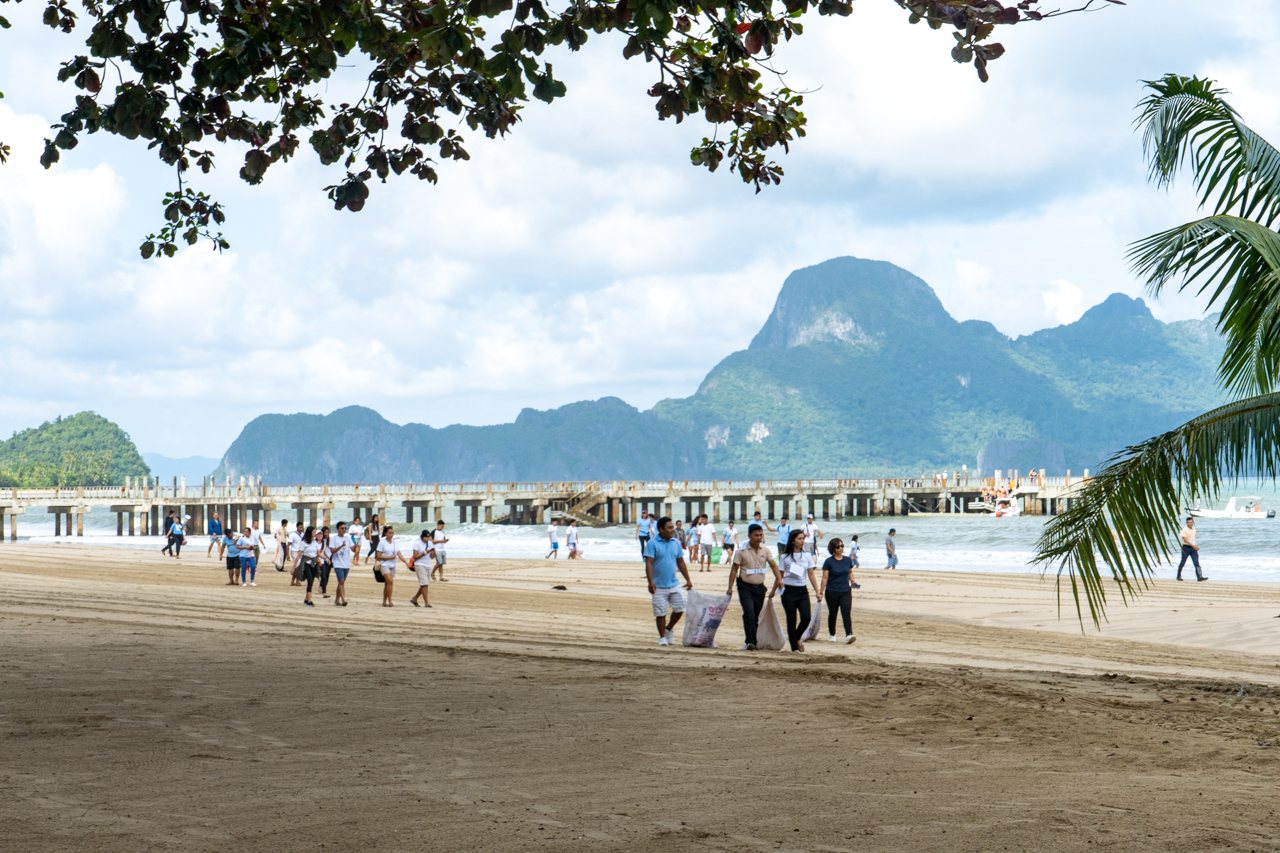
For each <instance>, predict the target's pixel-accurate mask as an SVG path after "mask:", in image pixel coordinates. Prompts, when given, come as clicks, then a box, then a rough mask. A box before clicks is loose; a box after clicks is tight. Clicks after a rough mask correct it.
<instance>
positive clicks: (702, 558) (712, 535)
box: [698, 515, 716, 572]
mask: <svg viewBox="0 0 1280 853" xmlns="http://www.w3.org/2000/svg"><path fill="white" fill-rule="evenodd" d="M698 547H699V549H700V550H699V551H698V571H700V572H709V571H711V552H712V549H713V548H715V547H716V528H715V525H713V524H712V523H711V522H709V521H708V520H707V517H706V516H705V515H704V516H702V520H701V523H699V524H698ZM704 567H705V568H704Z"/></svg>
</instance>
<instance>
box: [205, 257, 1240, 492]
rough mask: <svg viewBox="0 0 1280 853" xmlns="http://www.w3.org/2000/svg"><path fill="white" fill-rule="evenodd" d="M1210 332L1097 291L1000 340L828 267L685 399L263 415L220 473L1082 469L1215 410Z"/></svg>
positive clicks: (897, 277)
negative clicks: (428, 413)
mask: <svg viewBox="0 0 1280 853" xmlns="http://www.w3.org/2000/svg"><path fill="white" fill-rule="evenodd" d="M1222 348H1223V347H1222V343H1221V341H1220V339H1219V338H1218V336H1217V335H1216V333H1215V331H1214V325H1213V321H1212V320H1211V319H1210V320H1191V321H1183V322H1178V323H1169V324H1166V323H1162V322H1160V321H1159V320H1156V319H1155V318H1154V317H1153V316H1152V315H1151V312H1150V310H1149V309H1148V308H1147V306H1146V305H1145V304H1144V303H1143V302H1142V300H1140V299H1131V298H1129V297H1127V296H1123V295H1121V294H1113V295H1112V296H1110V297H1109V298H1108V299H1107V300H1106V301H1104V302H1102V303H1101V304H1099V305H1097V306H1094V307H1093V308H1091V309H1090V310H1089V311H1088V312H1086V313H1085V315H1084V316H1083V317H1081V318H1080V319H1079V320H1078V321H1076V322H1075V323H1070V324H1068V325H1064V326H1059V327H1057V328H1054V329H1045V330H1042V331H1039V332H1036V333H1034V334H1031V335H1024V336H1022V337H1019V338H1016V339H1010V338H1008V337H1006V336H1005V335H1003V334H1001V333H1000V332H999V331H998V330H997V329H996V328H995V326H993V325H992V324H991V323H988V322H982V321H976V320H969V321H965V322H957V321H956V320H955V319H954V318H952V317H951V316H950V315H949V314H948V313H947V311H946V310H945V309H944V308H943V306H942V303H941V302H940V301H939V300H938V298H937V296H936V295H935V294H934V292H933V290H932V289H931V288H930V287H929V286H928V285H927V284H926V283H925V282H924V281H922V280H921V279H919V278H917V277H916V276H914V275H912V274H910V273H908V272H906V271H905V270H903V269H901V268H899V267H896V266H894V265H892V264H889V263H885V262H883V261H868V260H860V259H857V258H836V259H833V260H830V261H826V262H824V263H821V264H818V265H816V266H812V267H807V268H805V269H801V270H797V271H796V272H794V273H792V274H791V275H790V276H788V277H787V280H786V282H785V283H784V284H783V286H782V290H781V292H780V293H779V294H778V299H777V302H776V304H775V306H774V310H773V313H772V314H771V315H770V316H769V318H768V320H767V321H766V322H765V324H764V326H763V328H761V330H760V332H759V334H757V335H756V337H755V339H754V340H753V341H752V342H751V345H750V346H749V347H748V348H747V349H746V350H743V351H741V352H736V353H733V354H732V355H730V356H728V357H727V358H725V359H724V360H723V361H721V362H720V364H718V365H716V367H715V368H713V369H712V371H711V372H710V373H709V374H708V375H707V378H706V379H705V380H703V382H702V384H701V386H700V387H699V388H698V390H697V392H696V393H694V394H693V395H692V396H691V397H687V398H683V399H669V400H663V401H661V402H660V403H658V404H657V405H656V406H655V407H654V408H653V409H651V410H649V411H644V412H642V411H639V410H637V409H635V408H634V407H632V406H629V405H627V404H626V403H624V402H623V401H621V400H618V399H616V398H605V399H602V400H597V401H594V402H581V403H573V404H571V405H568V406H563V407H561V408H558V409H554V410H551V411H546V412H540V411H534V410H531V409H526V410H524V411H523V412H521V414H520V416H519V417H518V418H516V421H515V422H514V423H511V424H499V425H495V426H484V427H470V426H451V427H446V428H444V429H432V428H431V427H427V426H423V425H421V424H406V425H404V426H397V425H395V424H392V423H390V422H389V421H386V420H384V419H383V418H382V417H381V416H379V415H378V414H377V413H376V412H373V411H372V410H369V409H364V408H360V407H350V408H346V409H341V410H339V411H336V412H334V413H332V414H330V415H305V414H298V415H264V416H262V417H260V418H257V419H255V420H254V421H253V422H251V423H250V424H249V425H248V426H246V427H245V429H244V431H243V432H242V433H241V435H240V437H239V438H237V439H236V441H235V443H233V444H232V446H231V448H230V449H229V450H228V451H227V454H226V456H225V457H224V459H223V464H222V467H221V468H220V469H219V471H218V473H219V474H220V475H221V474H232V475H239V474H260V475H262V476H263V477H264V479H265V480H267V481H270V482H290V483H295V482H296V483H307V482H334V481H338V482H353V481H358V482H392V481H415V482H430V481H437V480H557V479H570V478H589V479H641V478H660V479H665V478H677V479H686V478H696V477H702V476H719V477H729V476H734V477H787V476H793V477H795V476H830V475H836V474H839V475H844V476H854V475H876V474H885V475H891V474H898V475H902V474H906V473H912V472H919V471H921V470H933V469H943V468H958V467H959V466H960V465H962V464H967V465H969V467H970V468H978V469H981V470H983V471H986V472H989V471H991V470H992V469H995V468H1002V469H1008V468H1019V469H1022V470H1027V469H1031V468H1046V469H1048V470H1049V471H1050V472H1052V473H1061V472H1062V471H1063V470H1064V469H1073V470H1080V469H1083V468H1086V467H1088V468H1096V467H1097V465H1098V463H1099V461H1100V460H1101V459H1102V458H1104V457H1105V456H1106V455H1107V454H1108V453H1110V452H1111V451H1114V450H1116V449H1119V448H1120V447H1123V446H1124V445H1126V444H1129V443H1132V442H1135V441H1138V440H1140V439H1142V438H1145V437H1147V436H1149V435H1151V434H1153V433H1156V432H1159V431H1161V430H1164V429H1167V428H1169V427H1171V426H1173V425H1175V424H1177V423H1180V422H1182V421H1184V420H1186V419H1188V418H1190V417H1192V416H1194V415H1195V414H1198V413H1199V412H1202V411H1204V410H1205V409H1207V408H1209V407H1211V406H1212V405H1214V404H1215V403H1216V402H1218V400H1219V393H1218V391H1217V388H1216V385H1215V384H1214V371H1215V369H1216V366H1217V363H1218V360H1219V358H1220V357H1221V354H1222Z"/></svg>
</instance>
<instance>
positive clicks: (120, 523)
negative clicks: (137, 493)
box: [116, 512, 124, 536]
mask: <svg viewBox="0 0 1280 853" xmlns="http://www.w3.org/2000/svg"><path fill="white" fill-rule="evenodd" d="M116 535H117V536H123V535H124V513H123V512H117V513H116Z"/></svg>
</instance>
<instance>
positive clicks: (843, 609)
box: [819, 536, 857, 646]
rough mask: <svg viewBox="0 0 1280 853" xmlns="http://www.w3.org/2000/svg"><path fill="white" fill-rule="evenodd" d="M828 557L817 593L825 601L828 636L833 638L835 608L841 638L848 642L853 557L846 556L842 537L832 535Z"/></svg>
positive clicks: (834, 637) (852, 638)
mask: <svg viewBox="0 0 1280 853" xmlns="http://www.w3.org/2000/svg"><path fill="white" fill-rule="evenodd" d="M827 553H828V554H830V555H831V556H830V557H827V559H826V561H825V562H824V563H823V564H822V591H821V592H820V593H819V597H820V598H821V599H822V600H823V601H824V602H825V603H826V605H827V640H828V641H830V642H832V643H834V642H836V611H837V610H839V611H840V617H841V618H842V619H843V620H844V642H845V645H846V646H847V645H849V644H850V643H852V642H853V641H854V640H856V639H857V638H856V637H854V636H853V616H852V614H851V613H850V611H851V610H852V608H853V588H852V584H853V583H854V579H853V558H852V557H847V556H845V553H844V541H843V540H842V539H840V537H838V536H837V537H835V538H834V539H832V540H831V541H830V542H828V543H827Z"/></svg>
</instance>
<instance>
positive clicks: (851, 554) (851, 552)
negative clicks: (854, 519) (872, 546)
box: [849, 533, 862, 589]
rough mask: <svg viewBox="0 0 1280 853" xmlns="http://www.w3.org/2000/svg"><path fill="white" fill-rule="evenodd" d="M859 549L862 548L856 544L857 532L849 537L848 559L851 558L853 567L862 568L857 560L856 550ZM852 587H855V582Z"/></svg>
mask: <svg viewBox="0 0 1280 853" xmlns="http://www.w3.org/2000/svg"><path fill="white" fill-rule="evenodd" d="M861 550H862V549H861V548H860V547H859V545H858V534H856V533H855V534H853V535H852V536H850V537H849V559H851V560H853V567H854V568H855V569H860V568H862V564H861V563H860V562H858V552H859V551H861ZM854 589H857V585H856V584H855V585H854Z"/></svg>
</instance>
